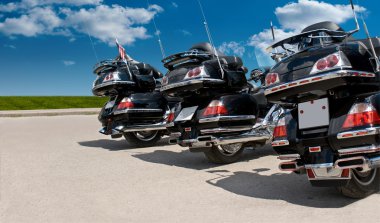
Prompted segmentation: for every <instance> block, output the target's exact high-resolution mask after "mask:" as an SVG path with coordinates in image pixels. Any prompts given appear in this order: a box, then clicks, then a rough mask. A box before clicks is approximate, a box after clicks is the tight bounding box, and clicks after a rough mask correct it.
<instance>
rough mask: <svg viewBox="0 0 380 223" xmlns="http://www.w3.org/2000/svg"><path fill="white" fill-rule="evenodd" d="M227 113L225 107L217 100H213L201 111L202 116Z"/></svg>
mask: <svg viewBox="0 0 380 223" xmlns="http://www.w3.org/2000/svg"><path fill="white" fill-rule="evenodd" d="M226 114H228V110H227V108H226V107H225V106H224V105H223V103H222V102H221V101H219V100H213V101H211V103H210V104H209V105H208V106H207V108H206V110H205V111H204V112H203V116H216V115H226Z"/></svg>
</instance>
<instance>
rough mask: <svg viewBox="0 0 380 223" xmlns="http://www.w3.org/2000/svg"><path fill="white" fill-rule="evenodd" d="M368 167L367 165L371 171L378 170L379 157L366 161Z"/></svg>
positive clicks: (379, 164) (379, 165)
mask: <svg viewBox="0 0 380 223" xmlns="http://www.w3.org/2000/svg"><path fill="white" fill-rule="evenodd" d="M368 165H369V168H371V169H375V168H379V167H380V156H378V157H374V158H370V159H369V160H368Z"/></svg>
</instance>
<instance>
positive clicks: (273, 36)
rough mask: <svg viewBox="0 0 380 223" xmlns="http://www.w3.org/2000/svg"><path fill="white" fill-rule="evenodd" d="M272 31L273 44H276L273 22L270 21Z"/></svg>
mask: <svg viewBox="0 0 380 223" xmlns="http://www.w3.org/2000/svg"><path fill="white" fill-rule="evenodd" d="M270 29H271V30H272V38H273V42H274V41H276V37H275V35H274V27H273V23H272V21H270Z"/></svg>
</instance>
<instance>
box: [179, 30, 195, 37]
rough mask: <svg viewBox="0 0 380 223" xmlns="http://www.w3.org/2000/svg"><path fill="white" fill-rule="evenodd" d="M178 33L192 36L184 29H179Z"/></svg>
mask: <svg viewBox="0 0 380 223" xmlns="http://www.w3.org/2000/svg"><path fill="white" fill-rule="evenodd" d="M180 32H181V33H182V34H183V35H184V36H191V35H193V34H192V33H191V32H189V31H188V30H186V29H181V30H180Z"/></svg>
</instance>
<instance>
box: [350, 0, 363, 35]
mask: <svg viewBox="0 0 380 223" xmlns="http://www.w3.org/2000/svg"><path fill="white" fill-rule="evenodd" d="M350 4H351V8H352V13H353V14H354V19H355V23H356V29H354V30H352V31H350V32H348V33H349V34H350V35H352V34H354V33H356V32H358V31H359V30H360V26H359V21H358V17H357V16H356V12H355V6H354V3H353V2H352V0H350Z"/></svg>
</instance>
